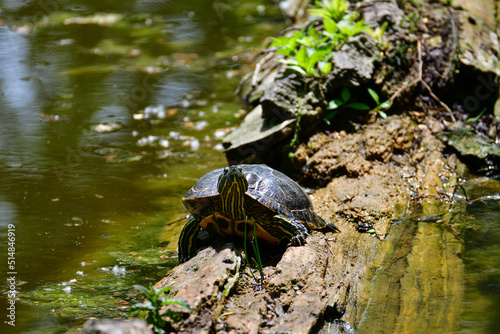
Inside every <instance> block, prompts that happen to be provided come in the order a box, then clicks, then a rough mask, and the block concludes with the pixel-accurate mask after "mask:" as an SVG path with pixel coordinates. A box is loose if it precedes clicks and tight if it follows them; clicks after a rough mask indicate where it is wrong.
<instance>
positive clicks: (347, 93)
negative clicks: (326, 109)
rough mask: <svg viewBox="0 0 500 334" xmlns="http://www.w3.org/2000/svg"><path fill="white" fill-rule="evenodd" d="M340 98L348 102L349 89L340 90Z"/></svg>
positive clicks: (349, 96)
mask: <svg viewBox="0 0 500 334" xmlns="http://www.w3.org/2000/svg"><path fill="white" fill-rule="evenodd" d="M341 96H342V100H343V101H344V102H347V101H349V99H350V98H351V92H350V91H349V89H348V88H347V87H344V88H342V93H341Z"/></svg>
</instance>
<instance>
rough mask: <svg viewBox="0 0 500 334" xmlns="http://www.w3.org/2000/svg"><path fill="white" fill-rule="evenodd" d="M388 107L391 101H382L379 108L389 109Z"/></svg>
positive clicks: (390, 105)
mask: <svg viewBox="0 0 500 334" xmlns="http://www.w3.org/2000/svg"><path fill="white" fill-rule="evenodd" d="M390 107H392V103H391V101H384V102H382V104H381V105H380V108H381V109H389V108H390Z"/></svg>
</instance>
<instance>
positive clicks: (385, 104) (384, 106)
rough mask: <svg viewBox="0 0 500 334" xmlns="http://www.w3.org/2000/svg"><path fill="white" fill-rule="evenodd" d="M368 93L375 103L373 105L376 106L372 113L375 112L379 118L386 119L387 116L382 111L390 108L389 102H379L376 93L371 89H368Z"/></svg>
mask: <svg viewBox="0 0 500 334" xmlns="http://www.w3.org/2000/svg"><path fill="white" fill-rule="evenodd" d="M368 93H369V94H370V96H371V97H372V99H373V101H375V103H376V104H377V106H376V107H375V108H374V109H373V111H376V112H377V113H378V114H379V115H380V117H382V118H384V119H385V118H387V114H386V113H385V112H384V110H387V109H389V108H390V107H391V106H392V103H391V101H389V100H388V101H384V102H380V97H379V96H378V94H377V92H376V91H374V90H373V89H371V88H368Z"/></svg>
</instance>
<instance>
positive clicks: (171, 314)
mask: <svg viewBox="0 0 500 334" xmlns="http://www.w3.org/2000/svg"><path fill="white" fill-rule="evenodd" d="M134 289H135V290H137V291H139V292H140V293H141V294H142V295H143V296H144V297H145V298H146V300H145V301H144V302H142V303H136V304H134V305H133V306H132V314H138V315H139V317H141V318H144V319H146V321H147V322H148V324H151V325H153V330H154V331H155V333H158V334H163V333H165V332H166V329H167V328H168V327H169V326H170V322H169V321H165V320H164V318H163V316H166V317H168V318H170V319H171V320H172V321H174V322H177V321H180V320H181V319H182V312H176V311H172V310H168V311H167V312H165V314H163V315H161V314H160V310H161V308H162V306H165V305H179V306H181V307H183V308H185V309H186V310H187V311H188V312H190V311H191V308H190V307H189V304H188V303H187V301H185V300H184V299H178V298H169V297H166V296H165V292H168V291H170V290H172V289H173V287H171V286H168V287H166V288H163V289H158V288H156V287H155V286H150V287H149V289H148V288H146V287H145V286H142V285H134Z"/></svg>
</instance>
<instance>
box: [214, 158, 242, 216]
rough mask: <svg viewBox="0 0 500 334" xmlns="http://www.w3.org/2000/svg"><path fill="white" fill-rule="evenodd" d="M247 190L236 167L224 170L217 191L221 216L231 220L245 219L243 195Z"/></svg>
mask: <svg viewBox="0 0 500 334" xmlns="http://www.w3.org/2000/svg"><path fill="white" fill-rule="evenodd" d="M247 189H248V181H247V179H246V177H245V175H244V174H243V172H242V171H241V168H240V167H238V166H230V167H227V168H224V171H223V172H222V174H221V176H220V177H219V181H218V182H217V191H218V192H219V194H220V195H221V198H222V211H223V212H222V214H223V215H225V216H226V217H229V218H232V219H240V220H242V219H245V215H246V214H245V200H244V195H245V192H246V191H247Z"/></svg>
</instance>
